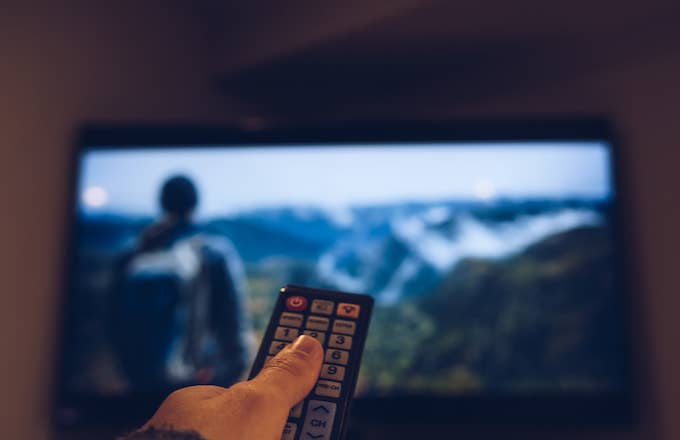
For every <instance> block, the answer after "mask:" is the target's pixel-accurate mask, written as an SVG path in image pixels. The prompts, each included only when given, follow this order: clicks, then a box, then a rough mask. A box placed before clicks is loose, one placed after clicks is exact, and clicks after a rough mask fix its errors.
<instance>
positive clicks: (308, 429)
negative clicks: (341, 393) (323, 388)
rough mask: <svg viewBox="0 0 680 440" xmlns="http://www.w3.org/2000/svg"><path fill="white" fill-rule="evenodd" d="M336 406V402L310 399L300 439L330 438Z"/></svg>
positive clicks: (324, 439)
mask: <svg viewBox="0 0 680 440" xmlns="http://www.w3.org/2000/svg"><path fill="white" fill-rule="evenodd" d="M335 408H336V404H335V403H331V402H324V401H323V400H310V401H309V403H308V404H307V416H306V417H305V424H304V425H303V427H302V432H301V433H300V440H329V439H330V438H331V432H332V430H333V419H335ZM286 440H287V439H286Z"/></svg>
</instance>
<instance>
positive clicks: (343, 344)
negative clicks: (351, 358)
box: [328, 334, 352, 350]
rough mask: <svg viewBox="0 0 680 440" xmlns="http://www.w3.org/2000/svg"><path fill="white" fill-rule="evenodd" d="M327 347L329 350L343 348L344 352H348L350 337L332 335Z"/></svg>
mask: <svg viewBox="0 0 680 440" xmlns="http://www.w3.org/2000/svg"><path fill="white" fill-rule="evenodd" d="M328 346H329V347H331V348H344V349H345V350H349V349H350V348H352V337H351V336H346V335H336V334H332V335H331V338H330V339H329V340H328Z"/></svg>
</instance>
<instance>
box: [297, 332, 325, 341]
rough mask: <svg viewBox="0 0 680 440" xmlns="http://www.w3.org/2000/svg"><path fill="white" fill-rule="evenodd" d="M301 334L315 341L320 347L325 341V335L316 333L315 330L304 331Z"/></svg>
mask: <svg viewBox="0 0 680 440" xmlns="http://www.w3.org/2000/svg"><path fill="white" fill-rule="evenodd" d="M302 333H303V334H305V335H308V336H311V337H312V338H314V339H316V340H317V341H319V342H320V343H321V345H323V343H324V342H325V341H326V333H324V332H318V331H316V330H305V331H303V332H302Z"/></svg>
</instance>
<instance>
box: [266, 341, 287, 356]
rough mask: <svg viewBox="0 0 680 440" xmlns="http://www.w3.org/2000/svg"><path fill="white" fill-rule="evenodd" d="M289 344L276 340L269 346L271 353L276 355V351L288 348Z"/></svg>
mask: <svg viewBox="0 0 680 440" xmlns="http://www.w3.org/2000/svg"><path fill="white" fill-rule="evenodd" d="M287 345H288V343H287V342H281V341H274V342H272V344H271V345H270V346H269V354H272V355H276V353H278V352H279V351H281V350H283V349H284V348H286V346H287Z"/></svg>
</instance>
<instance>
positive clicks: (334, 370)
mask: <svg viewBox="0 0 680 440" xmlns="http://www.w3.org/2000/svg"><path fill="white" fill-rule="evenodd" d="M319 377H321V378H322V379H333V380H343V379H344V378H345V367H341V366H340V365H329V364H323V366H322V367H321V374H320V375H319Z"/></svg>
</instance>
